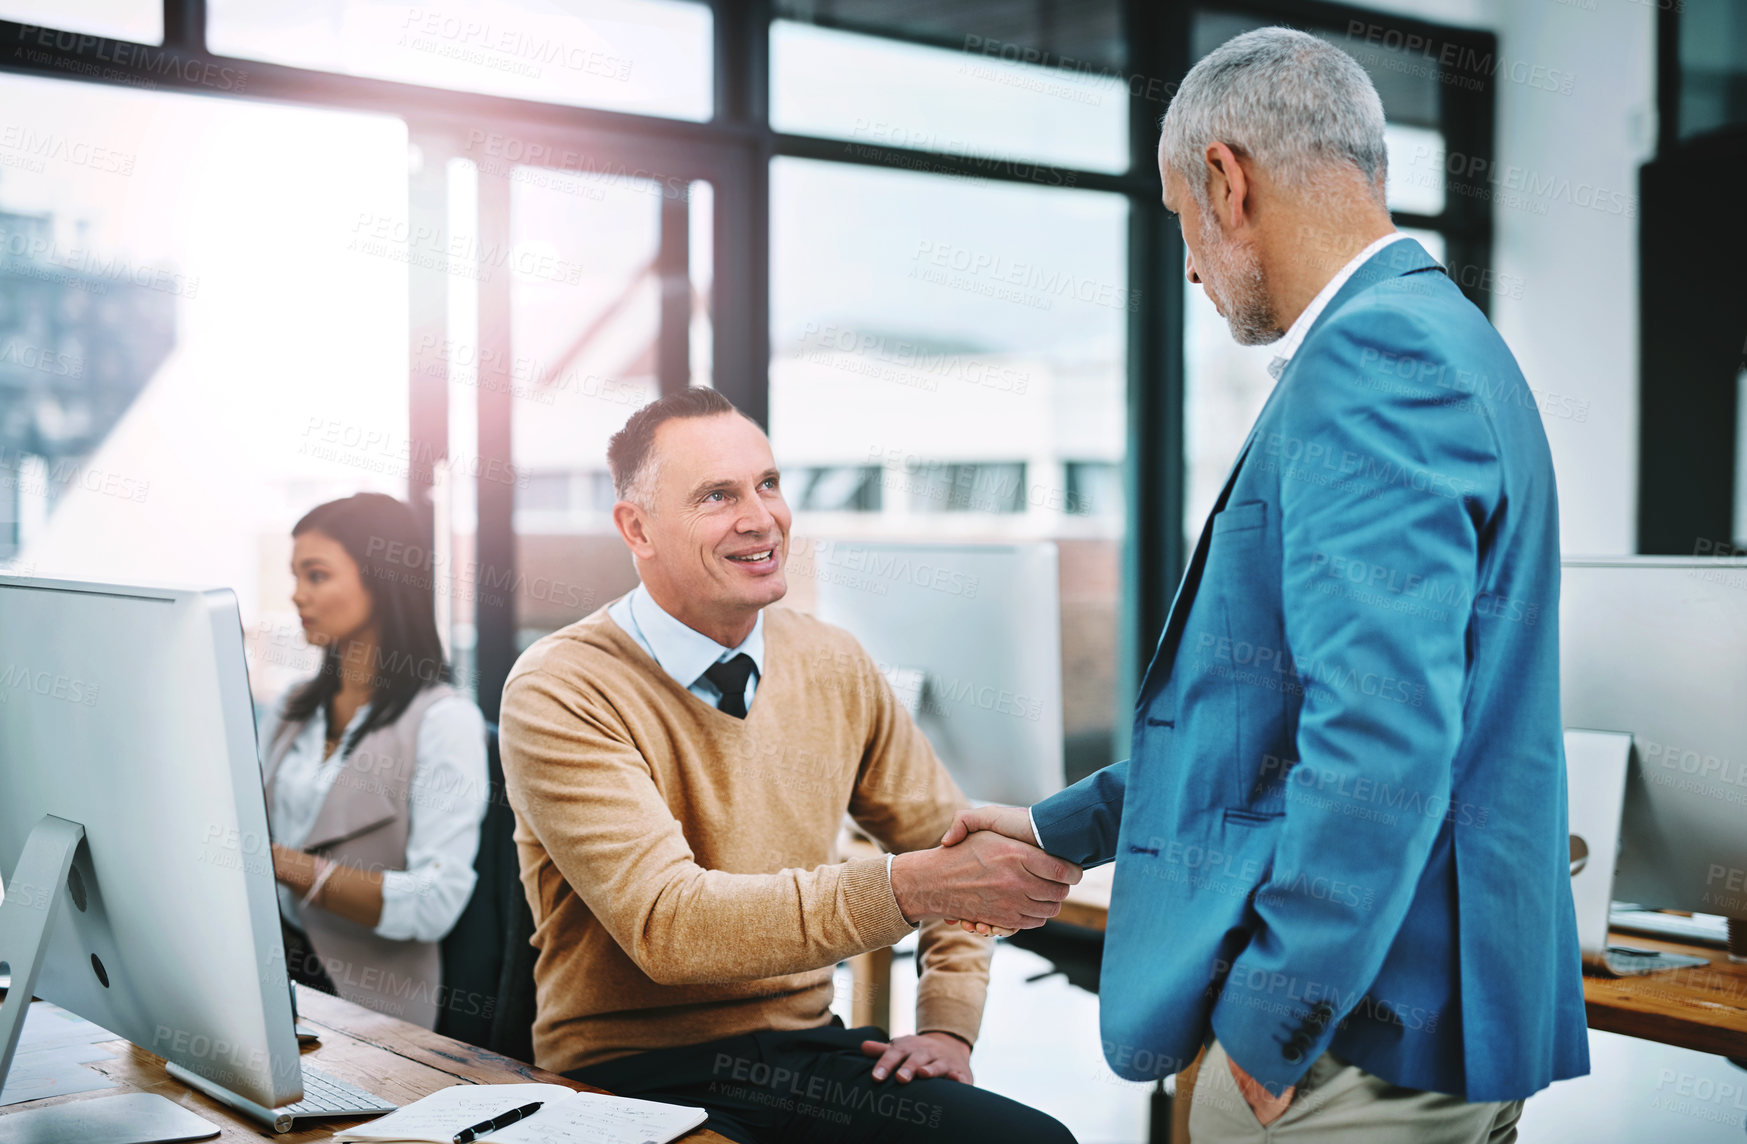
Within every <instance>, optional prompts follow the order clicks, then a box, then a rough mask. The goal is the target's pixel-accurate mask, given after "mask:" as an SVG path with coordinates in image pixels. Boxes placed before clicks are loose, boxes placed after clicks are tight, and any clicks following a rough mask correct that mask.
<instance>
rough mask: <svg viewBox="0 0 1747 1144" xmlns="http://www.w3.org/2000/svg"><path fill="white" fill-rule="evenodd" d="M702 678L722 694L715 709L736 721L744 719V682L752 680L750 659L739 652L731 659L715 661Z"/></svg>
mask: <svg viewBox="0 0 1747 1144" xmlns="http://www.w3.org/2000/svg"><path fill="white" fill-rule="evenodd" d="M704 678H705V679H707V680H709V681H710V682H711V683H713V684H715V685H716V687H717V688H718V689H719V690H720V691H721V692H722V698H721V699H719V700H717V701H716V709H717V710H718V711H725V712H727V713H728V714H730V715H732V716H734V718H736V719H744V718H746V681H747V680H749V679H751V678H752V657H751V656H749V655H747V654H746V653H745V652H741V653H740V654H739V655H737V656H735V657H734V658H733V659H729V660H717V661H716V662H715V663H712V664H711V665H710V669H709V670H708V671H706V672H704Z"/></svg>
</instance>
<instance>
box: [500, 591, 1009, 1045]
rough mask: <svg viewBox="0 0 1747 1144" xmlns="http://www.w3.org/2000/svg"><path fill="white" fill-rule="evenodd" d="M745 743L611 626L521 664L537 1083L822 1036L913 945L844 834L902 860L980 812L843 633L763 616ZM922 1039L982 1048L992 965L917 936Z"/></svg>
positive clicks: (518, 720) (779, 614)
mask: <svg viewBox="0 0 1747 1144" xmlns="http://www.w3.org/2000/svg"><path fill="white" fill-rule="evenodd" d="M764 622H765V628H764V633H765V634H764V638H765V662H764V673H763V674H762V675H761V676H760V678H759V682H758V692H757V695H756V696H755V697H754V699H753V702H752V708H751V710H750V711H749V712H748V713H747V716H746V718H745V719H744V720H741V719H736V718H734V717H733V716H730V715H727V714H724V713H723V712H721V711H718V710H716V709H715V708H714V707H712V706H711V705H710V704H708V703H706V702H704V701H703V700H701V699H699V698H697V696H695V695H692V694H691V693H690V692H688V691H687V690H686V689H685V688H684V687H682V686H680V685H679V683H677V682H676V681H675V680H674V679H673V678H672V677H671V676H670V675H668V674H667V672H666V671H664V670H662V668H661V667H660V665H659V664H657V663H656V662H655V660H654V659H653V658H651V657H650V656H649V654H648V653H647V652H645V651H644V650H643V649H642V648H641V647H639V646H638V645H637V643H636V641H634V640H633V639H632V638H631V637H630V636H629V635H627V634H626V633H625V632H624V631H623V630H622V629H621V628H620V627H619V626H618V624H617V623H615V622H614V621H613V620H612V619H611V618H609V617H608V615H607V613H606V609H604V608H603V609H601V610H600V611H597V612H595V613H594V614H593V615H591V616H589V617H587V618H586V619H582V620H579V621H577V622H576V623H574V624H571V625H570V626H569V627H567V628H564V629H562V630H560V631H557V632H554V633H552V634H551V635H549V636H546V637H545V638H544V639H541V640H540V641H539V642H538V643H536V644H534V645H533V646H532V647H530V648H529V649H528V650H527V651H526V652H525V653H523V655H522V657H521V659H519V660H518V661H517V662H516V666H515V668H514V670H512V671H511V672H510V678H509V682H508V683H507V684H506V685H505V687H504V697H503V713H502V717H501V722H502V744H503V764H504V777H505V779H506V780H507V783H508V788H509V798H510V804H511V806H512V807H514V809H515V812H516V845H517V849H518V851H519V853H520V857H521V867H522V885H523V888H524V889H525V890H526V891H527V895H528V902H529V905H530V906H532V908H533V911H534V945H535V946H536V947H537V949H538V950H539V953H538V959H537V961H536V963H535V968H534V980H535V991H536V996H537V999H538V1004H539V1016H538V1018H537V1019H536V1021H535V1023H534V1059H535V1063H537V1064H538V1065H539V1066H540V1067H541V1068H545V1069H551V1070H553V1071H557V1072H563V1071H567V1070H569V1069H575V1068H580V1067H583V1066H585V1065H591V1064H598V1063H600V1062H602V1061H606V1060H610V1059H612V1058H614V1057H618V1056H623V1055H625V1054H627V1053H635V1052H641V1051H644V1050H648V1049H657V1048H666V1047H670V1046H674V1045H688V1044H696V1043H698V1042H701V1041H708V1040H713V1039H715V1038H717V1037H726V1036H732V1035H735V1034H739V1033H746V1032H751V1031H754V1030H760V1029H804V1028H811V1027H814V1026H818V1025H822V1024H825V1023H826V1022H828V1021H829V1020H830V1019H831V1014H830V1011H829V1007H830V1003H831V996H832V989H831V970H832V967H833V966H834V965H835V964H836V963H837V962H839V961H841V960H842V959H844V958H846V957H849V956H852V955H854V954H858V953H862V952H864V951H866V950H870V949H878V948H881V947H883V946H888V945H891V944H892V943H893V942H895V941H897V940H898V939H900V938H902V937H903V936H904V935H905V934H907V933H909V932H910V930H911V927H910V925H909V924H908V923H907V922H905V921H904V917H903V915H902V914H901V913H899V912H898V903H897V900H896V899H895V898H894V897H893V895H892V889H891V884H890V881H889V880H888V878H887V875H886V859H885V858H883V857H881V858H864V859H857V860H853V861H850V862H839V861H838V855H837V853H836V840H837V835H838V830H839V828H840V826H841V825H842V820H843V814H844V812H845V811H846V810H847V811H848V812H849V813H850V814H851V815H852V816H853V817H854V818H855V820H856V821H857V822H858V823H860V824H861V826H862V827H863V828H864V829H865V830H867V832H868V833H869V834H871V835H873V836H874V837H875V838H876V839H878V840H879V841H880V842H881V843H882V844H884V845H885V846H886V847H887V848H888V849H890V850H894V851H904V850H916V849H922V848H925V847H929V846H933V845H934V844H936V843H937V842H938V841H939V839H940V836H941V834H942V833H944V832H945V830H946V827H947V825H948V824H949V823H950V821H951V819H952V815H953V813H954V812H955V811H956V810H957V809H958V808H959V807H961V806H964V805H966V804H965V801H964V798H963V796H962V795H961V794H960V793H959V790H958V788H957V787H956V786H955V785H954V784H953V782H952V780H951V779H950V778H949V777H948V776H947V774H946V770H945V768H943V767H942V766H941V765H940V761H939V760H938V759H937V758H935V756H934V752H933V751H932V750H931V749H930V748H929V746H928V742H927V740H926V739H925V738H924V737H923V735H922V733H921V732H920V731H919V730H917V728H916V725H915V723H914V722H912V721H911V719H910V716H909V714H908V713H907V712H905V710H904V709H903V707H902V706H900V705H899V704H898V703H897V701H896V699H895V698H894V697H893V695H892V692H891V689H890V688H889V687H888V686H887V684H886V681H885V678H884V677H883V676H882V675H881V674H880V673H879V671H878V669H877V668H876V667H875V665H874V663H873V661H872V660H871V659H869V657H868V655H867V653H866V652H865V651H864V650H862V648H861V645H860V644H858V643H857V642H856V641H855V640H854V638H853V637H851V636H850V635H849V634H848V633H846V632H844V631H842V630H840V629H837V628H834V627H831V626H830V625H828V624H825V623H822V622H820V621H818V620H816V619H814V618H812V617H811V616H807V615H804V614H801V613H799V612H792V611H787V610H782V609H776V608H772V609H767V610H766V612H765V621H764ZM920 966H921V980H920V982H919V986H918V992H917V1002H916V1019H917V1029H918V1031H928V1030H944V1031H947V1032H951V1033H955V1034H957V1035H959V1036H961V1037H963V1038H965V1039H966V1040H974V1039H975V1037H976V1033H977V1027H978V1025H979V1024H980V1023H981V1021H982V1010H983V996H984V991H985V989H986V987H987V985H988V975H989V971H988V966H989V943H988V942H987V941H986V940H984V939H982V938H977V937H974V936H971V935H969V934H966V933H964V932H962V931H960V930H958V929H956V928H952V927H948V926H946V925H945V924H944V923H941V922H938V921H937V922H934V923H932V924H929V925H927V926H925V927H924V928H923V930H922V936H921V949H920Z"/></svg>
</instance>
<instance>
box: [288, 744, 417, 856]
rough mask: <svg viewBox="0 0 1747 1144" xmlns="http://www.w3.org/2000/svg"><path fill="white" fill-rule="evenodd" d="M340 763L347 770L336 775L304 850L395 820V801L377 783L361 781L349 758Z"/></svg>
mask: <svg viewBox="0 0 1747 1144" xmlns="http://www.w3.org/2000/svg"><path fill="white" fill-rule="evenodd" d="M341 766H343V767H345V770H343V771H341V772H340V773H339V774H338V775H336V776H334V785H333V786H331V787H329V788H328V793H327V797H326V798H324V799H323V800H322V805H321V812H320V813H318V814H317V815H316V816H315V823H314V824H313V825H312V826H311V827H310V828H309V837H308V838H306V839H304V842H303V848H304V849H305V850H320V849H322V848H323V847H326V846H332V845H334V844H335V843H337V842H344V841H345V840H346V839H348V838H356V837H357V836H358V835H360V834H363V833H364V832H366V831H369V830H375V829H376V828H377V827H378V826H382V825H383V824H385V823H389V822H393V821H394V818H395V813H396V812H395V807H394V803H393V802H392V801H390V800H389V797H388V796H387V795H385V794H383V793H382V792H381V791H380V790H377V789H375V788H376V785H377V784H375V783H365V782H360V781H358V777H357V772H356V771H354V770H353V769H352V764H351V761H350V760H347V761H346V762H344V763H342V764H341Z"/></svg>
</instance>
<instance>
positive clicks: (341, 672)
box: [262, 493, 488, 1028]
mask: <svg viewBox="0 0 1747 1144" xmlns="http://www.w3.org/2000/svg"><path fill="white" fill-rule="evenodd" d="M291 535H292V550H291V571H292V575H293V576H295V577H296V581H297V586H296V589H295V591H294V592H293V593H292V597H291V600H292V603H294V604H295V605H296V606H297V614H298V617H299V618H300V619H301V620H302V621H303V631H304V635H305V637H306V638H307V639H308V640H309V642H310V643H311V644H313V645H315V646H316V647H319V648H321V651H322V658H321V669H320V670H319V671H318V672H317V673H316V675H315V678H314V679H311V680H309V681H308V682H306V683H304V684H302V685H300V686H298V687H296V688H294V689H293V690H292V692H291V694H290V697H289V698H288V699H287V700H286V702H285V706H284V709H283V711H282V712H281V714H280V718H279V722H278V725H277V726H276V727H275V728H274V729H273V732H272V734H271V735H269V736H268V738H267V739H266V744H267V747H266V756H265V758H264V759H263V761H262V771H263V775H264V779H265V782H266V785H267V811H268V815H269V818H270V821H271V823H272V828H273V837H274V844H273V870H274V874H275V876H276V877H277V878H278V880H279V883H280V887H279V909H280V914H281V916H282V918H283V920H284V923H285V925H284V928H285V938H286V955H287V964H288V967H289V970H290V973H291V976H292V978H293V979H294V980H297V981H300V982H302V983H303V984H306V985H311V986H314V987H315V988H318V989H324V990H326V991H327V992H330V993H338V994H339V995H340V996H342V997H345V998H346V999H348V1000H351V1001H356V1002H359V1003H360V1004H364V1005H368V1006H370V1007H371V1008H374V1009H379V1010H382V1011H384V1012H388V1013H391V1014H393V1015H395V1016H398V1017H402V1018H404V1019H406V1020H408V1021H412V1022H415V1023H417V1024H421V1025H424V1026H425V1027H426V1028H432V1027H434V1026H435V1024H436V1019H437V1010H438V1007H439V1005H440V1003H441V997H440V994H441V991H442V983H441V980H440V977H441V961H440V958H439V956H438V949H437V943H438V942H440V941H441V940H442V939H443V937H444V936H445V935H446V934H448V932H449V930H450V929H451V928H453V926H454V925H455V919H456V918H458V917H460V916H461V911H462V909H464V908H465V907H466V905H467V899H468V897H469V896H470V895H471V894H472V892H473V881H474V874H473V859H474V855H475V853H476V852H477V851H478V849H479V824H480V821H481V820H482V819H483V818H484V815H485V800H486V797H487V795H488V788H487V780H486V763H485V722H484V720H483V719H482V718H481V716H480V714H479V708H478V707H476V706H475V705H474V703H473V701H472V700H471V699H468V698H467V697H466V696H464V695H462V694H461V692H459V691H457V690H456V689H455V688H454V687H453V686H451V684H450V679H451V676H450V671H449V664H448V662H447V660H446V659H445V658H444V655H443V647H442V644H441V642H440V641H439V640H438V638H437V624H436V616H435V609H434V606H433V596H432V582H431V571H430V567H429V564H428V560H427V555H428V553H429V551H430V550H429V548H428V546H427V545H426V543H425V541H424V539H423V538H422V536H421V535H420V530H419V528H418V524H417V521H416V520H415V519H414V517H413V514H412V511H411V510H410V509H408V508H407V506H406V505H404V504H402V503H401V502H400V501H397V500H395V499H394V498H393V497H390V496H384V495H382V494H381V493H360V494H358V495H357V496H353V497H348V498H346V499H345V500H338V501H332V502H329V503H328V504H324V505H320V506H318V507H316V508H314V509H312V510H310V512H309V513H308V514H307V515H305V516H304V518H303V519H302V520H300V521H298V522H297V525H296V527H295V528H293V529H292V530H291Z"/></svg>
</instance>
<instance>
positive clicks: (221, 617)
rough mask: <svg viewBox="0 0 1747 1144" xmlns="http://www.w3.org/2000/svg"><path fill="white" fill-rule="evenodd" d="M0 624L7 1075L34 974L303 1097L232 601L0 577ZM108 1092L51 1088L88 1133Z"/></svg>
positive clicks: (253, 1080) (1, 953) (279, 1099)
mask: <svg viewBox="0 0 1747 1144" xmlns="http://www.w3.org/2000/svg"><path fill="white" fill-rule="evenodd" d="M0 633H4V634H3V635H0V877H4V882H5V899H4V901H3V902H0V961H5V962H8V963H9V964H10V968H11V975H12V983H11V986H12V987H11V988H10V989H9V990H8V992H7V995H6V999H5V1002H4V1003H3V1004H0V1083H3V1082H4V1079H5V1072H6V1070H7V1069H8V1068H9V1067H10V1065H11V1062H12V1055H13V1051H14V1049H15V1047H16V1045H17V1039H18V1034H19V1032H20V1030H21V1028H22V1026H23V1021H24V1016H25V1014H26V1012H27V1011H28V1009H29V1004H30V1000H31V996H32V994H33V993H34V994H36V995H37V996H40V997H43V998H45V999H47V1000H50V1001H53V1002H55V1003H56V1004H58V1005H60V1006H62V1007H64V1008H66V1009H69V1010H71V1011H72V1012H74V1013H77V1014H78V1015H80V1016H82V1017H85V1018H86V1019H88V1020H90V1021H92V1022H95V1023H96V1024H98V1025H101V1026H102V1027H104V1028H105V1029H108V1030H110V1031H111V1032H113V1033H115V1034H117V1035H118V1036H121V1037H125V1038H127V1039H128V1040H130V1041H132V1042H133V1043H134V1044H136V1045H138V1046H140V1047H141V1048H143V1049H147V1050H149V1051H151V1052H153V1053H156V1054H158V1055H159V1056H161V1057H163V1058H165V1059H166V1060H168V1061H170V1062H172V1063H174V1064H178V1065H181V1066H182V1067H183V1068H185V1069H187V1070H189V1071H190V1072H192V1073H194V1074H197V1075H199V1076H202V1077H205V1078H207V1079H208V1080H211V1081H213V1082H216V1083H217V1084H219V1085H222V1086H223V1087H224V1088H226V1089H228V1090H230V1091H231V1092H234V1093H236V1094H238V1095H241V1096H243V1097H245V1098H247V1099H248V1100H252V1101H255V1102H258V1103H260V1104H262V1105H266V1106H269V1107H276V1106H280V1105H285V1104H288V1103H290V1102H292V1101H295V1100H297V1099H298V1098H299V1097H301V1096H302V1091H303V1081H302V1075H301V1070H300V1068H299V1064H298V1056H297V1053H298V1049H297V1039H296V1034H295V1031H294V1024H293V1017H292V1007H291V1006H292V1000H291V995H290V989H289V987H288V985H287V982H286V965H285V950H284V942H283V938H282V935H281V930H280V925H279V913H278V906H277V902H276V899H275V884H274V879H273V871H272V856H271V851H270V849H269V845H268V841H267V838H268V834H267V806H266V799H265V796H264V794H263V792H262V787H261V771H260V762H259V757H258V755H257V753H256V743H255V723H254V714H253V707H252V704H251V702H250V698H249V687H248V672H247V667H246V665H245V662H244V659H243V635H242V624H241V622H240V619H239V616H238V613H237V605H236V600H235V598H234V597H233V596H232V594H231V593H230V592H229V591H225V590H208V591H201V590H189V589H175V588H145V587H137V586H124V585H114V584H88V583H78V582H73V581H65V580H47V579H35V578H29V577H14V576H0ZM104 1099H108V1100H118V1099H121V1098H115V1097H110V1098H97V1099H96V1100H82V1101H77V1102H73V1103H71V1104H66V1105H61V1106H56V1108H59V1109H66V1110H68V1111H69V1112H76V1113H77V1114H78V1115H79V1117H80V1118H81V1119H82V1120H83V1121H84V1122H85V1125H86V1126H85V1127H82V1128H81V1129H80V1132H81V1133H82V1134H81V1135H79V1136H77V1137H76V1138H77V1139H78V1140H80V1141H81V1144H101V1141H102V1139H103V1137H102V1136H101V1134H100V1133H97V1132H96V1131H95V1130H94V1129H93V1128H91V1127H90V1126H89V1125H90V1124H91V1122H92V1117H93V1115H94V1113H95V1112H96V1108H95V1107H94V1106H96V1105H97V1104H98V1102H99V1101H101V1100H104ZM163 1104H164V1105H166V1106H168V1107H169V1108H170V1109H174V1110H176V1111H178V1112H182V1113H184V1115H187V1114H186V1110H183V1109H180V1108H179V1107H178V1106H176V1105H175V1104H174V1103H173V1102H171V1101H168V1100H164V1101H163ZM136 1107H137V1104H136ZM55 1110H56V1109H53V1108H51V1109H47V1110H44V1111H46V1112H53V1111H55ZM32 1115H33V1116H38V1118H39V1121H40V1114H36V1113H33V1114H32ZM136 1115H137V1113H136ZM135 1127H136V1128H137V1125H136V1126H135ZM36 1131H37V1132H38V1133H41V1132H43V1131H44V1129H43V1128H42V1127H41V1124H40V1123H39V1124H38V1127H37V1129H36ZM215 1131H216V1130H215ZM34 1138H45V1139H48V1138H53V1137H52V1136H48V1137H34ZM73 1138H74V1137H70V1136H69V1137H68V1139H73ZM126 1138H127V1139H133V1140H139V1139H146V1138H147V1137H144V1136H141V1135H139V1134H138V1133H137V1131H136V1133H135V1134H134V1135H132V1136H129V1137H126ZM178 1138H183V1139H185V1138H187V1137H178Z"/></svg>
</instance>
